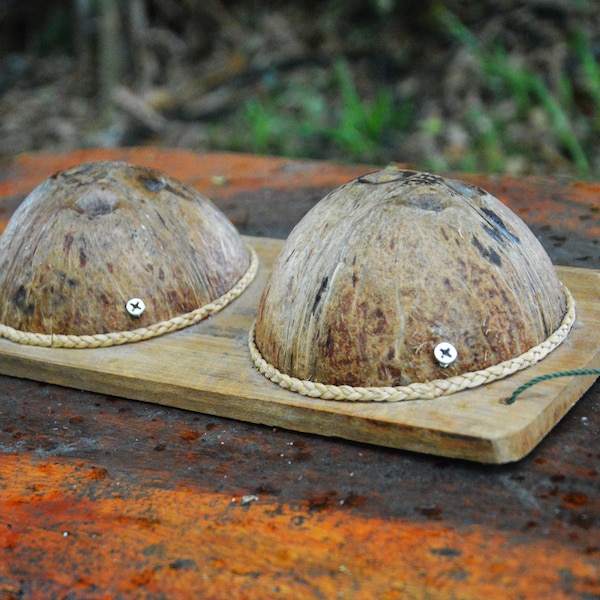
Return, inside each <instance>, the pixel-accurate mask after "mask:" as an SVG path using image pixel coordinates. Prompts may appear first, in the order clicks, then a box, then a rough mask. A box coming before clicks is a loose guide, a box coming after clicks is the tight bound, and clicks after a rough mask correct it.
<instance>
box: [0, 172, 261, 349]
mask: <svg viewBox="0 0 600 600" xmlns="http://www.w3.org/2000/svg"><path fill="white" fill-rule="evenodd" d="M255 263H256V261H255V255H254V254H253V252H252V251H250V250H249V249H248V248H247V247H246V245H245V243H244V242H243V240H242V238H241V236H240V235H239V234H238V232H237V230H236V229H235V228H234V227H233V225H232V224H231V223H230V222H229V221H228V220H227V218H226V217H225V216H224V215H223V214H222V213H221V212H220V211H219V210H218V209H217V208H216V207H215V206H214V205H213V204H212V203H211V202H210V201H209V200H208V199H207V198H205V197H204V196H202V195H201V194H199V193H198V192H196V191H195V190H193V189H191V188H189V187H186V186H185V185H183V184H182V183H180V182H178V181H176V180H175V179H173V178H171V177H169V176H167V175H165V174H164V173H160V172H159V171H156V170H154V169H149V168H142V167H136V166H133V165H130V164H127V163H123V162H108V161H107V162H99V163H90V164H83V165H79V166H76V167H73V168H71V169H68V170H65V171H62V172H59V173H56V174H54V175H52V176H51V177H49V178H48V179H47V180H46V181H44V182H43V183H42V184H41V185H39V186H38V187H37V188H36V189H35V190H33V191H32V192H31V194H30V195H29V196H28V197H27V198H26V199H25V200H24V201H23V203H22V204H21V205H20V206H19V207H18V209H17V211H16V212H15V213H14V215H13V217H12V218H11V220H10V222H9V224H8V226H7V228H6V230H5V231H4V233H3V234H2V235H1V236H0V323H2V335H4V336H5V337H9V338H11V339H14V340H15V341H23V342H24V343H32V344H35V343H40V344H42V345H70V344H69V343H68V341H65V340H63V341H65V343H62V342H61V336H75V337H76V336H99V338H102V336H103V335H105V334H109V338H102V339H108V341H106V342H105V343H103V344H97V343H92V344H91V345H111V344H112V343H123V342H124V341H137V339H143V338H144V337H152V336H153V335H159V334H160V333H165V332H166V331H168V330H172V329H178V328H181V327H182V326H185V325H187V324H191V323H192V322H195V321H197V320H199V319H200V318H203V317H204V316H206V314H209V313H210V312H211V310H213V309H219V308H222V306H224V304H226V303H227V302H228V301H230V300H231V297H228V296H227V295H228V294H232V295H233V296H234V295H235V294H236V293H241V291H242V289H243V288H244V287H245V286H246V285H247V284H248V282H249V280H251V279H252V276H253V270H255V266H256V264H255ZM132 299H133V300H134V304H135V305H136V306H137V312H136V311H135V310H131V311H130V310H129V308H130V307H129V305H128V302H129V301H130V300H132ZM137 300H141V302H137ZM215 302H216V303H217V305H216V306H213V305H214V304H215ZM206 306H208V307H209V309H208V310H205V311H204V312H202V314H200V313H198V311H199V310H201V309H202V308H203V307H206ZM184 315H185V317H186V318H184V319H183V320H181V317H182V316H184ZM178 319H179V321H178ZM173 320H175V321H173ZM165 322H168V324H167V325H165ZM148 328H149V329H148ZM131 330H136V331H139V330H145V333H144V335H143V336H142V337H140V335H137V336H133V337H131V336H130V337H129V339H119V340H116V338H115V337H114V336H113V334H114V333H115V332H127V331H131ZM21 334H24V335H21ZM36 335H37V339H38V341H36ZM47 336H51V337H50V339H49V338H48V337H47ZM111 336H112V338H111ZM19 337H21V339H18V338H19ZM111 339H112V341H111ZM50 342H52V343H50Z"/></svg>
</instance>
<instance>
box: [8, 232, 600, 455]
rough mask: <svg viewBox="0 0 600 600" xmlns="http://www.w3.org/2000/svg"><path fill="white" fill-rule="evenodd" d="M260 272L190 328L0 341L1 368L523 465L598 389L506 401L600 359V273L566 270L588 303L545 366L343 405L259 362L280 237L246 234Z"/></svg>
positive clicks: (584, 384)
mask: <svg viewBox="0 0 600 600" xmlns="http://www.w3.org/2000/svg"><path fill="white" fill-rule="evenodd" d="M246 239H247V241H248V243H250V244H251V245H253V246H254V247H255V248H256V250H257V252H258V254H259V257H260V260H261V266H260V269H259V274H258V276H257V278H256V280H255V281H254V282H253V283H252V285H251V286H250V287H249V288H248V289H247V290H246V292H245V293H244V294H242V296H241V297H240V298H238V299H237V300H235V301H234V302H233V304H231V305H230V306H228V307H227V308H226V309H225V310H223V311H222V312H220V313H218V314H216V315H213V316H212V317H210V318H209V319H208V320H206V321H204V322H201V323H199V324H197V325H195V326H193V327H190V328H188V329H184V330H182V331H179V332H176V333H171V334H168V335H165V336H163V337H160V338H156V339H153V340H148V341H145V342H140V343H137V344H126V345H123V346H116V347H111V348H98V349H85V350H69V349H62V348H39V347H33V346H21V345H19V344H15V343H12V342H10V341H8V340H4V339H0V372H1V373H2V374H5V375H12V376H15V377H23V378H28V379H34V380H38V381H44V382H47V383H55V384H59V385H63V386H67V387H74V388H80V389H85V390H90V391H95V392H99V393H104V394H112V395H116V396H122V397H125V398H131V399H136V400H143V401H146V402H154V403H158V404H163V405H168V406H175V407H179V408H184V409H188V410H193V411H198V412H203V413H208V414H213V415H218V416H223V417H229V418H233V419H238V420H243V421H248V422H253V423H261V424H266V425H271V426H277V427H282V428H288V429H291V430H297V431H304V432H310V433H316V434H320V435H326V436H335V437H340V438H345V439H351V440H355V441H361V442H366V443H372V444H378V445H382V446H388V447H393V448H400V449H407V450H413V451H418V452H424V453H428V454H436V455H441V456H448V457H455V458H463V459H468V460H473V461H477V462H483V463H506V462H511V461H516V460H519V459H520V458H522V457H523V456H525V455H526V454H528V453H529V452H530V451H531V450H532V449H533V448H534V447H535V446H536V445H537V444H538V443H539V442H540V441H541V440H542V439H543V438H544V436H545V435H547V434H548V432H549V431H550V430H551V429H552V428H553V427H554V425H555V424H556V423H557V422H558V421H559V420H560V419H561V418H562V417H563V415H564V414H565V413H566V412H567V411H568V410H569V409H570V408H571V407H572V406H573V404H575V402H576V401H577V400H578V399H579V398H580V397H581V396H582V395H583V393H584V392H585V391H586V390H587V389H588V388H589V387H590V386H591V385H592V383H593V382H594V380H595V377H594V376H578V377H564V378H557V379H553V380H550V381H547V382H544V383H541V384H539V385H537V386H535V387H532V388H530V389H529V390H527V392H526V393H524V394H523V395H522V396H520V397H519V399H518V400H517V402H516V403H515V404H512V405H506V404H505V403H504V402H503V401H504V400H505V399H506V398H508V397H509V396H510V395H511V393H512V392H513V391H514V390H515V389H516V388H517V387H518V386H519V385H521V384H523V383H525V382H526V381H529V380H530V379H532V378H534V377H537V376H539V375H542V374H545V373H552V372H555V371H560V370H567V369H583V368H598V367H599V366H600V272H599V271H595V270H591V269H577V268H570V267H558V268H557V270H558V273H559V276H560V277H561V279H562V281H563V282H564V283H565V285H567V287H569V289H570V290H571V293H572V294H573V296H574V297H575V300H576V303H577V315H578V316H577V323H576V324H575V326H574V328H573V330H572V331H571V333H570V335H569V337H568V338H567V340H566V341H565V342H563V344H562V345H561V346H560V347H559V348H558V349H557V350H555V351H554V352H553V353H552V354H551V355H550V356H548V357H547V358H546V359H544V360H543V361H542V362H540V363H539V364H538V365H535V366H534V367H531V368H529V369H526V370H525V371H522V372H520V373H517V374H515V375H512V376H511V377H508V378H506V379H504V380H501V381H498V382H495V383H493V384H489V385H487V386H483V387H480V388H476V389H474V390H467V391H464V392H460V393H457V394H454V395H452V396H448V397H443V398H438V399H436V400H419V401H411V402H401V403H395V404H379V403H377V404H375V403H340V402H332V401H327V400H317V399H310V398H304V397H302V396H300V395H298V394H295V393H293V392H289V391H286V390H283V389H280V388H279V387H278V386H276V385H275V384H273V383H271V382H270V381H268V380H267V379H265V378H264V377H263V376H262V375H261V374H259V373H258V372H257V371H256V370H255V369H254V367H253V365H252V364H251V361H250V356H249V352H248V347H247V338H248V330H249V328H250V325H251V323H252V321H253V320H254V318H255V316H256V307H257V304H258V300H259V298H260V294H261V293H262V289H263V287H264V284H265V282H266V279H267V277H268V275H269V273H270V271H271V267H272V263H273V260H274V258H275V256H276V255H277V254H278V253H279V251H280V249H281V246H282V244H283V242H282V241H280V240H272V239H267V238H253V237H248V238H246Z"/></svg>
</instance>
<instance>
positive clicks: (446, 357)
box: [433, 342, 458, 369]
mask: <svg viewBox="0 0 600 600" xmlns="http://www.w3.org/2000/svg"><path fill="white" fill-rule="evenodd" d="M433 355H434V356H435V359H436V360H437V361H438V362H439V363H440V367H442V368H444V369H445V368H446V367H447V366H448V365H449V364H450V363H453V362H454V361H455V360H456V358H457V357H458V352H457V351H456V348H455V347H454V346H453V345H452V344H451V343H450V342H442V343H441V344H438V345H437V346H436V347H435V348H434V349H433Z"/></svg>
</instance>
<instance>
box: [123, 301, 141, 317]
mask: <svg viewBox="0 0 600 600" xmlns="http://www.w3.org/2000/svg"><path fill="white" fill-rule="evenodd" d="M125 308H126V309H127V312H128V313H129V314H130V315H131V316H132V317H140V316H141V315H142V313H143V312H144V311H145V310H146V305H145V304H144V301H143V300H142V299H141V298H132V299H131V300H128V301H127V304H125Z"/></svg>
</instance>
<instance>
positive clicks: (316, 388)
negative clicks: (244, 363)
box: [248, 286, 575, 402]
mask: <svg viewBox="0 0 600 600" xmlns="http://www.w3.org/2000/svg"><path fill="white" fill-rule="evenodd" d="M563 289H564V292H565V297H566V301H567V310H566V313H565V316H564V317H563V320H562V322H561V324H560V326H559V327H558V329H557V330H556V331H555V332H554V333H553V334H552V335H550V336H549V337H548V338H547V339H546V340H544V341H543V342H541V343H540V344H538V345H537V346H534V347H533V348H531V349H530V350H528V351H527V352H525V353H523V354H521V355H520V356H518V357H516V358H512V359H510V360H507V361H504V362H502V363H499V364H497V365H493V366H491V367H488V368H487V369H482V370H480V371H471V372H469V373H463V374H461V375H456V376H454V377H449V378H448V379H435V380H433V381H428V382H427V383H420V382H417V383H411V384H409V385H403V386H398V387H354V386H350V385H330V384H325V383H317V382H314V381H308V380H305V379H298V378H296V377H291V376H289V375H286V374H285V373H282V372H281V371H279V370H278V369H276V368H275V367H274V366H273V365H271V364H269V363H268V362H267V361H266V360H265V359H264V358H263V357H262V355H261V354H260V351H259V350H258V348H257V346H256V342H255V335H254V332H255V325H256V323H254V324H253V325H252V328H251V330H250V335H249V341H248V345H249V348H250V355H251V357H252V360H253V361H254V364H255V366H256V367H257V369H258V370H259V371H260V372H261V373H262V374H263V375H264V376H265V377H267V379H270V380H271V381H273V382H274V383H277V384H278V385H279V386H280V387H282V388H284V389H287V390H291V391H293V392H297V393H298V394H301V395H303V396H308V397H310V398H321V399H322V400H341V401H352V402H356V401H360V402H401V401H404V400H430V399H433V398H437V397H439V396H448V395H450V394H454V393H455V392H460V391H462V390H466V389H471V388H475V387H479V386H481V385H484V384H486V383H491V382H492V381H497V380H498V379H502V378H503V377H507V376H508V375H512V374H513V373H516V372H517V371H521V370H522V369H526V368H527V367H530V366H532V365H534V364H536V363H538V362H539V361H540V360H542V359H543V358H544V357H545V356H547V355H548V354H550V352H552V351H553V350H554V349H555V348H556V347H557V346H559V345H560V344H561V342H562V341H563V340H564V339H565V338H566V337H567V335H568V333H569V331H570V330H571V327H572V326H573V323H574V322H575V301H574V299H573V296H572V295H571V292H569V290H568V289H567V288H566V287H565V286H563Z"/></svg>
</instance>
